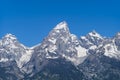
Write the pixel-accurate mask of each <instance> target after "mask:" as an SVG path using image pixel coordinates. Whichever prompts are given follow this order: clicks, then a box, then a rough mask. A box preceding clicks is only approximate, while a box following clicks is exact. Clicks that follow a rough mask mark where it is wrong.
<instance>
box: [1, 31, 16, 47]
mask: <svg viewBox="0 0 120 80" xmlns="http://www.w3.org/2000/svg"><path fill="white" fill-rule="evenodd" d="M16 42H18V41H17V38H16V37H15V35H12V34H10V33H9V34H6V35H5V36H4V37H2V39H1V40H0V45H3V46H6V45H11V44H15V43H16Z"/></svg>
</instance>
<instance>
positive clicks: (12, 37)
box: [3, 33, 17, 40]
mask: <svg viewBox="0 0 120 80" xmlns="http://www.w3.org/2000/svg"><path fill="white" fill-rule="evenodd" d="M3 38H8V39H13V40H14V39H17V38H16V36H15V35H13V34H10V33H8V34H6V35H5V36H4V37H3Z"/></svg>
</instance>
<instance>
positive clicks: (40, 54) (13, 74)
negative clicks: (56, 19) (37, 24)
mask: <svg viewBox="0 0 120 80" xmlns="http://www.w3.org/2000/svg"><path fill="white" fill-rule="evenodd" d="M105 60H107V61H105ZM112 62H114V64H113V63H112ZM65 66H66V67H65ZM119 67H120V33H119V32H118V33H117V34H116V35H115V36H114V37H112V38H106V37H102V36H101V35H100V34H98V33H97V32H96V31H92V32H90V33H88V34H87V35H85V36H81V37H80V38H78V37H77V36H76V35H74V34H71V33H70V30H69V28H68V25H67V23H66V22H65V21H63V22H61V23H59V24H58V25H56V27H55V28H53V30H51V31H50V33H49V34H48V36H47V37H45V39H44V40H43V41H42V42H41V43H40V44H39V45H36V46H34V47H32V48H29V47H26V46H24V45H23V44H21V43H20V42H19V41H18V40H17V38H16V37H15V36H14V35H12V34H6V35H5V36H4V37H3V38H2V39H0V72H3V73H4V75H8V76H2V73H0V74H1V76H0V79H1V80H20V79H23V80H109V79H111V80H119V79H120V68H119ZM3 70H4V71H3ZM61 70H64V71H61ZM109 71H110V73H109ZM116 71H117V72H116ZM65 73H66V74H65ZM104 73H106V74H108V75H105V76H104ZM72 75H74V76H72ZM111 75H114V76H113V77H112V78H111ZM75 76H76V77H75Z"/></svg>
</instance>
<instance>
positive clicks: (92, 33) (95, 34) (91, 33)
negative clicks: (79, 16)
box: [88, 30, 103, 39]
mask: <svg viewBox="0 0 120 80" xmlns="http://www.w3.org/2000/svg"><path fill="white" fill-rule="evenodd" d="M88 35H89V36H92V37H97V38H101V39H102V38H103V37H102V36H101V35H100V34H99V33H97V32H96V31H95V30H93V31H92V32H90V33H88Z"/></svg>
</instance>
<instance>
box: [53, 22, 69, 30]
mask: <svg viewBox="0 0 120 80" xmlns="http://www.w3.org/2000/svg"><path fill="white" fill-rule="evenodd" d="M67 28H68V25H67V22H66V21H63V22H60V23H59V24H57V26H56V27H55V28H54V29H65V30H66V29H67Z"/></svg>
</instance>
